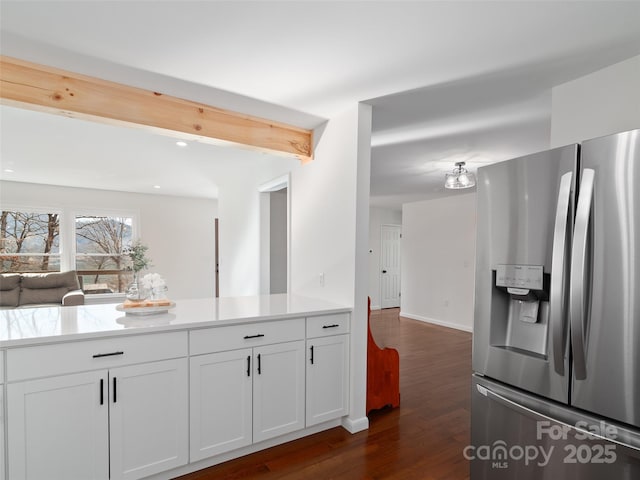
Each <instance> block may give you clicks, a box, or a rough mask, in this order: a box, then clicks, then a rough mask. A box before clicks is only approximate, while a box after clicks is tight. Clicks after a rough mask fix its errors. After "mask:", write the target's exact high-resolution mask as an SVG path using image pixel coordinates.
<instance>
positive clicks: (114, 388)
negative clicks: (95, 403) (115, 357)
mask: <svg viewBox="0 0 640 480" xmlns="http://www.w3.org/2000/svg"><path fill="white" fill-rule="evenodd" d="M117 388H118V384H117V383H116V377H113V403H116V402H117V401H118V390H117Z"/></svg>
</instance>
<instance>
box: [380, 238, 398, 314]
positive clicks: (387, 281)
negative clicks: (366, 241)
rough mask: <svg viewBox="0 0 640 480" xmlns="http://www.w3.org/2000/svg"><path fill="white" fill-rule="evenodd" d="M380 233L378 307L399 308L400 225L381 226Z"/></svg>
mask: <svg viewBox="0 0 640 480" xmlns="http://www.w3.org/2000/svg"><path fill="white" fill-rule="evenodd" d="M381 229H382V230H381V232H380V257H381V258H380V307H381V308H393V307H399V306H400V239H401V236H402V227H401V226H400V225H382V227H381Z"/></svg>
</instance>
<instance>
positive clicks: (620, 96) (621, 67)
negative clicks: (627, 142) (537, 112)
mask: <svg viewBox="0 0 640 480" xmlns="http://www.w3.org/2000/svg"><path fill="white" fill-rule="evenodd" d="M639 85H640V56H636V57H633V58H630V59H628V60H625V61H624V62H620V63H616V64H614V65H611V66H609V67H606V68H603V69H602V70H598V71H596V72H594V73H592V74H589V75H586V76H584V77H581V78H578V79H576V80H573V81H571V82H567V83H564V84H562V85H558V86H556V87H554V88H553V89H552V94H551V147H559V146H562V145H567V144H569V143H577V142H581V141H582V140H587V139H589V138H595V137H601V136H603V135H609V134H611V133H617V132H624V131H626V130H633V129H636V128H640V87H639Z"/></svg>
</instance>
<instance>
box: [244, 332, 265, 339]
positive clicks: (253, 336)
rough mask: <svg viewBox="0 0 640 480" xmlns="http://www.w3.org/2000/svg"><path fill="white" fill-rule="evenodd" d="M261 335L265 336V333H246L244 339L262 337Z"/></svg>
mask: <svg viewBox="0 0 640 480" xmlns="http://www.w3.org/2000/svg"><path fill="white" fill-rule="evenodd" d="M260 337H264V334H262V333H259V334H257V335H245V336H244V339H245V340H246V339H248V338H260Z"/></svg>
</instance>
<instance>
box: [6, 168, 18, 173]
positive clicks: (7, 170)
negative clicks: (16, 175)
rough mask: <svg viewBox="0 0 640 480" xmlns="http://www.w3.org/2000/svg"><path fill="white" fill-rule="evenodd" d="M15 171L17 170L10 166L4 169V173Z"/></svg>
mask: <svg viewBox="0 0 640 480" xmlns="http://www.w3.org/2000/svg"><path fill="white" fill-rule="evenodd" d="M13 172H15V170H12V169H10V168H5V169H4V173H13Z"/></svg>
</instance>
